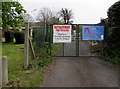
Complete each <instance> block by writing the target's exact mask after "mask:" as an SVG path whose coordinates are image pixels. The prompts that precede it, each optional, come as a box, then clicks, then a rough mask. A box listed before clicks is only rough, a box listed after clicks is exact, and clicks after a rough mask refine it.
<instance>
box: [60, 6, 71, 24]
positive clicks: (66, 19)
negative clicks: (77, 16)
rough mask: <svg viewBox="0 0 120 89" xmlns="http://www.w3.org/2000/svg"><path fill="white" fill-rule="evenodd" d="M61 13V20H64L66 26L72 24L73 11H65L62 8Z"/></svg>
mask: <svg viewBox="0 0 120 89" xmlns="http://www.w3.org/2000/svg"><path fill="white" fill-rule="evenodd" d="M59 13H60V16H61V18H62V19H63V20H64V23H65V24H70V23H72V22H73V21H72V20H71V19H72V18H73V12H72V10H68V9H67V8H65V9H63V8H62V9H61V11H60V12H59Z"/></svg>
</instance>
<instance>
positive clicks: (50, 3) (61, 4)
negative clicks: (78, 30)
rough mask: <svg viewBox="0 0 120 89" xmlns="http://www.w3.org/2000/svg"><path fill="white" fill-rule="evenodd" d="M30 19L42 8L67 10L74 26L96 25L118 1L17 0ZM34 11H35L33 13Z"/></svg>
mask: <svg viewBox="0 0 120 89" xmlns="http://www.w3.org/2000/svg"><path fill="white" fill-rule="evenodd" d="M18 1H19V2H20V3H21V4H22V6H23V7H24V8H25V10H27V13H29V14H31V16H32V17H34V18H35V17H36V16H37V14H38V13H37V12H38V11H39V10H40V9H41V8H42V7H48V8H51V9H55V10H59V9H60V8H68V9H70V10H73V12H74V23H75V24H96V23H99V22H100V18H107V11H108V8H109V7H110V6H111V5H112V4H114V3H115V2H117V1H118V0H18ZM35 9H36V11H34V10H35Z"/></svg>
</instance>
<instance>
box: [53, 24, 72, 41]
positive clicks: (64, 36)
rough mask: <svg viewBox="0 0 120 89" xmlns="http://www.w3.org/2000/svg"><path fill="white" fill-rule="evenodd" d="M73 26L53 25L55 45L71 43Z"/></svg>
mask: <svg viewBox="0 0 120 89" xmlns="http://www.w3.org/2000/svg"><path fill="white" fill-rule="evenodd" d="M71 29H72V26H71V25H53V43H71Z"/></svg>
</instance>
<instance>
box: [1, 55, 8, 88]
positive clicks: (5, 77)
mask: <svg viewBox="0 0 120 89" xmlns="http://www.w3.org/2000/svg"><path fill="white" fill-rule="evenodd" d="M7 83H8V63H7V57H6V56H3V57H2V86H5V85H6V84H7Z"/></svg>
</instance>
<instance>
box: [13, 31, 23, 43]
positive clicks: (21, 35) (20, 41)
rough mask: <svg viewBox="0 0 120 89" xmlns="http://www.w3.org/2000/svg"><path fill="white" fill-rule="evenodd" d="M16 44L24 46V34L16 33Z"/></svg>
mask: <svg viewBox="0 0 120 89" xmlns="http://www.w3.org/2000/svg"><path fill="white" fill-rule="evenodd" d="M14 37H15V40H16V44H24V32H16V33H14Z"/></svg>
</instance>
